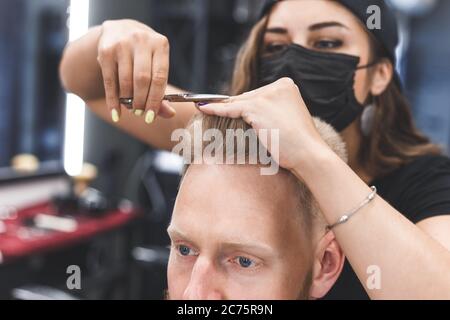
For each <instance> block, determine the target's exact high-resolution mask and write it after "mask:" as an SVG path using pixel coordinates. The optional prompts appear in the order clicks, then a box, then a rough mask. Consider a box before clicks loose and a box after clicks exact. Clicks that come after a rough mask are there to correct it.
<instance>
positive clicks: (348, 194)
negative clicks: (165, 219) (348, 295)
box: [294, 150, 450, 299]
mask: <svg viewBox="0 0 450 320" xmlns="http://www.w3.org/2000/svg"><path fill="white" fill-rule="evenodd" d="M294 173H295V174H296V175H297V176H298V177H299V178H301V179H302V180H303V181H305V183H306V184H307V185H308V187H309V188H310V190H311V191H312V193H313V194H314V196H315V198H316V199H317V201H318V203H319V205H320V207H321V210H322V212H323V214H324V216H325V219H326V220H327V222H328V224H333V223H335V222H336V221H337V220H338V219H339V218H340V217H341V216H342V215H344V214H345V213H347V212H348V211H350V210H351V209H353V208H354V207H355V206H357V205H358V204H359V203H361V201H362V200H364V199H365V198H366V197H367V195H368V194H369V193H370V192H371V190H370V188H369V187H368V186H367V185H366V184H365V183H364V182H363V181H362V180H361V179H360V178H359V177H358V176H357V175H356V174H355V173H354V172H353V171H352V170H351V169H350V168H349V167H348V166H347V165H346V164H345V163H344V162H343V161H342V160H341V159H340V158H338V157H337V156H336V155H335V154H334V153H332V152H331V151H328V150H324V151H323V152H322V151H319V152H315V153H313V154H311V156H310V157H309V159H307V160H306V161H302V165H301V166H299V167H298V168H295V170H294ZM333 231H334V233H335V235H336V238H337V240H338V242H339V244H340V245H341V247H342V249H343V251H344V252H345V254H346V256H347V258H348V260H349V262H350V264H351V265H352V267H353V269H354V270H355V272H356V274H357V276H358V278H359V279H360V281H361V283H362V284H363V285H364V286H365V289H366V291H367V293H368V294H369V296H370V297H371V298H372V299H450V252H449V251H447V250H446V249H445V248H444V247H443V246H441V245H440V244H439V243H438V242H436V241H435V240H433V239H432V238H431V237H429V236H428V235H427V234H425V233H424V232H423V231H421V230H420V229H419V228H418V227H417V226H415V225H414V224H413V223H411V222H410V221H409V220H407V219H406V218H405V217H404V216H403V215H402V214H400V213H399V212H398V211H396V210H395V209H394V208H393V207H391V206H390V205H389V204H388V203H387V202H386V201H384V200H383V199H382V198H381V197H379V196H378V197H376V198H375V200H374V201H372V202H371V203H369V204H368V205H367V206H366V207H364V208H362V210H361V211H359V212H358V213H357V214H356V215H354V216H353V217H352V218H350V220H348V221H347V222H346V223H344V224H341V225H339V226H337V227H336V228H334V229H333ZM370 268H374V269H372V270H371V269H370ZM373 270H375V272H377V271H380V274H379V276H380V287H379V288H372V287H371V286H370V285H369V286H368V285H367V281H368V279H370V276H377V274H374V273H370V272H373Z"/></svg>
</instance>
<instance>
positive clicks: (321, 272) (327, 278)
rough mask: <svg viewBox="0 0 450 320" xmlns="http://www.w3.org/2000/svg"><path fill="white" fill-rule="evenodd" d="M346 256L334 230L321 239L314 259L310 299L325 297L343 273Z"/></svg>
mask: <svg viewBox="0 0 450 320" xmlns="http://www.w3.org/2000/svg"><path fill="white" fill-rule="evenodd" d="M344 261H345V256H344V253H343V252H342V250H341V247H340V246H339V244H338V243H337V241H336V237H335V235H334V233H333V232H332V231H328V232H327V233H326V234H325V235H324V236H323V237H322V239H320V240H319V242H318V244H317V246H316V251H315V253H314V261H313V278H312V284H311V289H310V291H309V296H310V299H320V298H322V297H324V296H325V295H326V294H327V293H328V291H330V289H331V288H332V287H333V285H334V284H335V282H336V281H337V279H338V277H339V275H340V274H341V271H342V268H343V266H344Z"/></svg>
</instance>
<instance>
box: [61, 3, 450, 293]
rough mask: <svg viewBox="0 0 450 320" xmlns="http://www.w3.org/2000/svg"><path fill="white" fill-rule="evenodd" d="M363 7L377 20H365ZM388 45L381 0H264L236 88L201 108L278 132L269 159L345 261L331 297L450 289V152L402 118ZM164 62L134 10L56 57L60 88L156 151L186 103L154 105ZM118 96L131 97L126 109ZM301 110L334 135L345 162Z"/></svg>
mask: <svg viewBox="0 0 450 320" xmlns="http://www.w3.org/2000/svg"><path fill="white" fill-rule="evenodd" d="M372 5H376V6H377V7H376V8H378V9H379V10H381V13H380V15H379V17H380V18H381V21H380V23H381V25H380V27H381V28H376V27H375V28H369V27H368V26H369V24H368V23H367V19H368V17H369V15H368V14H367V12H368V11H367V10H368V7H369V6H372ZM372 8H373V7H372ZM397 42H398V37H397V28H396V21H395V17H394V14H393V13H392V12H391V11H390V9H389V8H388V7H387V6H386V5H385V3H384V2H383V1H382V0H338V1H333V0H284V1H268V3H267V5H266V7H265V10H264V14H263V15H262V17H261V19H260V20H259V21H258V22H257V24H256V25H255V26H254V28H253V29H252V32H251V34H250V36H249V38H248V40H247V41H246V43H245V44H244V46H243V47H242V49H241V51H240V54H239V57H238V59H237V63H236V67H235V73H234V78H233V82H232V94H233V95H234V96H233V97H232V98H231V99H230V100H228V101H225V102H223V103H213V104H209V105H204V106H200V107H199V108H200V110H201V111H202V112H204V113H207V114H215V115H219V116H225V117H232V118H239V117H241V118H243V119H244V120H245V121H246V122H248V123H249V124H250V125H251V126H252V127H253V128H255V129H261V128H266V129H277V128H279V129H280V152H279V158H278V159H276V160H278V162H279V164H280V165H281V166H282V167H284V168H286V169H288V170H290V171H291V172H293V173H294V174H295V175H296V176H297V177H298V178H299V179H302V180H303V181H304V182H305V183H306V184H307V185H308V187H309V188H310V189H311V191H312V192H313V194H314V196H315V198H316V200H317V201H318V203H319V205H320V207H321V209H322V212H323V214H324V216H325V219H326V220H327V222H328V223H329V225H330V230H329V231H328V232H327V233H326V235H325V236H328V237H336V239H337V242H338V243H339V244H340V246H341V247H342V250H343V251H344V253H345V255H346V257H347V259H348V262H349V263H347V264H346V265H345V266H344V270H343V274H342V276H341V277H340V279H339V281H338V283H337V285H336V286H335V288H334V289H333V291H332V292H331V294H330V295H329V297H330V298H340V299H345V298H354V299H359V298H367V296H368V297H370V298H372V299H395V298H399V299H450V160H449V159H447V158H446V157H444V156H442V155H440V152H439V149H438V148H437V147H436V146H435V145H433V144H432V143H430V142H429V140H428V139H427V138H426V137H424V136H423V135H422V134H421V133H420V132H419V131H418V130H417V129H416V127H415V126H414V124H413V121H412V118H411V114H410V111H409V106H408V103H407V101H406V99H405V97H404V95H403V93H402V91H401V87H400V82H399V80H398V76H397V75H396V73H395V70H394V65H395V53H394V52H395V47H396V45H397ZM168 72H169V42H168V40H167V38H166V37H164V36H163V35H160V34H158V33H156V32H155V31H153V30H152V29H151V28H149V27H147V26H145V25H142V24H140V23H138V22H136V21H131V20H122V21H107V22H105V23H103V25H101V26H99V27H95V28H93V29H92V30H91V31H90V32H89V33H88V34H87V35H86V36H84V37H82V38H81V39H79V40H77V41H75V42H73V43H71V44H70V45H68V47H67V49H66V51H65V54H64V58H63V61H62V64H61V78H62V81H63V83H64V85H65V87H66V88H67V90H69V91H71V92H74V93H76V94H77V95H79V96H80V97H82V98H83V99H84V100H85V101H86V103H87V104H88V105H89V106H90V108H91V109H92V110H93V111H94V112H95V113H96V114H97V115H99V116H100V117H102V118H104V119H105V120H106V121H110V122H112V123H115V125H116V126H118V127H119V128H121V129H123V130H125V131H126V132H128V133H130V134H131V135H134V136H135V137H137V138H139V139H141V140H142V141H144V142H146V143H148V144H151V145H153V146H156V147H159V148H163V149H171V147H172V142H171V141H170V135H171V133H172V131H173V130H174V129H177V128H182V127H184V126H185V125H186V124H187V122H188V121H189V119H190V118H191V117H192V115H193V114H194V113H195V112H196V108H195V106H194V105H193V104H190V103H172V104H170V103H168V102H166V101H162V99H163V96H164V94H167V93H179V92H181V90H179V89H176V88H174V87H172V86H171V85H169V84H167V79H168ZM120 97H134V102H133V108H134V112H133V113H130V112H123V110H124V107H123V106H121V105H120V103H119V98H120ZM422 107H426V106H422ZM311 115H313V116H317V117H320V118H322V119H323V120H325V121H327V122H328V123H330V124H331V125H332V126H333V127H334V128H335V129H336V130H337V131H339V132H340V133H341V135H342V137H343V139H344V140H345V142H346V144H347V148H348V154H349V164H348V165H347V164H346V163H344V162H343V161H341V160H340V159H339V158H338V157H337V156H336V155H335V154H334V153H333V152H331V150H330V149H329V148H328V147H327V145H326V144H325V143H324V142H323V141H322V140H321V138H320V137H319V135H318V134H317V132H316V130H315V128H314V126H313V124H312V121H311ZM269 149H270V146H269ZM371 187H372V188H371ZM374 187H376V189H375V188H374ZM376 191H377V192H378V194H377V195H375V193H376ZM324 254H328V253H326V252H325V253H324ZM328 261H329V262H330V263H333V257H330V258H329V260H328ZM324 267H326V266H324ZM374 276H377V277H378V280H376V281H374V278H373V277H374Z"/></svg>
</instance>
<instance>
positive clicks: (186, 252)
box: [178, 246, 191, 256]
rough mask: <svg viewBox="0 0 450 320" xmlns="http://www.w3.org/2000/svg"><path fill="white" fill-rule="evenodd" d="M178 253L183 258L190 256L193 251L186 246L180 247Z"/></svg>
mask: <svg viewBox="0 0 450 320" xmlns="http://www.w3.org/2000/svg"><path fill="white" fill-rule="evenodd" d="M178 251H179V252H180V254H181V255H182V256H188V255H189V254H190V253H191V249H190V248H189V247H186V246H178Z"/></svg>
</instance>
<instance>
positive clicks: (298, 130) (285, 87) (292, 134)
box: [199, 78, 329, 170]
mask: <svg viewBox="0 0 450 320" xmlns="http://www.w3.org/2000/svg"><path fill="white" fill-rule="evenodd" d="M199 109H200V110H201V111H202V112H204V113H205V114H209V115H217V116H222V117H229V118H242V119H243V120H244V121H245V122H246V123H248V124H249V125H251V126H252V127H253V129H255V130H256V131H257V133H258V131H259V130H260V129H267V130H277V129H278V130H279V154H274V153H276V152H272V151H274V150H276V149H275V148H273V147H271V144H273V143H274V142H273V141H272V142H270V143H269V145H264V146H265V147H266V148H267V150H269V152H270V153H271V156H272V158H273V159H274V160H275V161H277V163H278V164H279V165H280V166H281V167H283V168H285V169H288V170H293V169H294V168H295V167H298V166H299V164H301V163H302V161H304V160H306V156H307V155H308V154H309V153H311V152H318V151H319V150H321V149H320V148H325V149H323V150H329V147H328V145H327V144H326V143H325V142H324V141H323V140H322V138H321V137H320V134H319V133H318V132H317V130H316V127H315V125H314V122H313V121H312V117H311V115H310V114H309V111H308V109H307V108H306V106H305V103H304V101H303V99H302V96H301V94H300V91H299V89H298V87H297V86H296V85H295V83H294V82H293V81H292V80H291V79H289V78H283V79H280V80H278V81H276V82H274V83H272V84H270V85H268V86H265V87H262V88H259V89H256V90H254V91H250V92H247V93H244V94H242V95H239V96H235V97H232V98H230V99H229V100H227V101H226V102H223V103H211V104H208V105H204V106H199ZM258 136H259V137H260V135H259V133H258ZM268 136H269V137H270V136H271V135H270V133H269V134H268ZM260 138H261V137H260ZM264 140H265V139H260V141H261V143H263V144H265V141H264Z"/></svg>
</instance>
